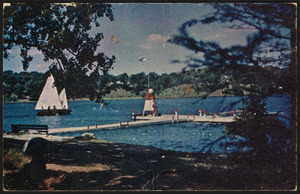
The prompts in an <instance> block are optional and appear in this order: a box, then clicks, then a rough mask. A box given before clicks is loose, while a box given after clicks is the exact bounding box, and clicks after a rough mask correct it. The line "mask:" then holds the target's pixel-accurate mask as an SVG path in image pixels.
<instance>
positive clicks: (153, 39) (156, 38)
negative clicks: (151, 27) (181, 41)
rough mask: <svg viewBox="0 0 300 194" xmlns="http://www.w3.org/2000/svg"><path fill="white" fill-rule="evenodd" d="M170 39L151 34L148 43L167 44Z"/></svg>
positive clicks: (147, 39)
mask: <svg viewBox="0 0 300 194" xmlns="http://www.w3.org/2000/svg"><path fill="white" fill-rule="evenodd" d="M168 38H169V37H167V36H162V35H160V34H150V35H149V36H148V37H147V38H146V41H150V42H165V41H166V40H167V39H168Z"/></svg>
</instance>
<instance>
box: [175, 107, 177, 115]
mask: <svg viewBox="0 0 300 194" xmlns="http://www.w3.org/2000/svg"><path fill="white" fill-rule="evenodd" d="M175 116H177V108H175Z"/></svg>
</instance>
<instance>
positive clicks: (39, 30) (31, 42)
mask: <svg viewBox="0 0 300 194" xmlns="http://www.w3.org/2000/svg"><path fill="white" fill-rule="evenodd" d="M3 16H4V17H3V19H4V22H3V23H4V26H3V28H4V30H3V32H4V36H3V37H4V42H3V48H4V58H9V54H10V53H9V52H10V50H11V49H12V48H13V47H15V46H18V47H20V48H21V53H20V56H21V57H22V59H23V60H22V63H23V69H24V70H26V69H27V68H28V67H29V64H30V62H31V61H32V59H33V58H32V56H30V55H29V52H28V51H29V50H30V49H31V48H36V49H37V50H39V51H41V52H42V54H43V55H44V60H45V61H49V60H50V59H51V60H54V61H55V62H54V63H53V64H52V67H53V66H56V67H57V68H56V69H55V68H52V67H51V69H52V73H53V74H54V71H55V70H58V71H65V73H64V74H65V75H64V76H65V78H64V79H65V80H64V81H66V82H68V81H70V79H72V80H73V81H72V82H73V83H72V86H70V87H78V93H80V94H81V96H86V95H87V94H88V95H90V96H91V99H94V98H96V99H97V100H100V99H101V98H102V95H103V91H98V90H96V88H95V87H94V86H95V84H97V79H98V78H97V79H95V76H94V75H95V74H98V75H99V74H101V75H106V74H107V73H108V71H109V70H110V69H111V67H112V65H113V63H114V62H115V56H112V57H111V58H109V57H107V56H106V55H105V54H104V53H96V51H97V48H98V46H99V45H100V44H99V43H100V41H101V40H102V39H103V37H104V36H103V34H102V33H100V32H99V33H97V34H95V35H93V36H92V35H91V34H90V33H89V31H90V30H91V29H92V26H93V24H95V27H96V28H97V27H99V25H100V24H99V18H102V17H107V18H108V19H109V20H111V21H113V20H114V18H113V14H112V7H111V5H110V4H103V3H91V4H88V3H73V4H69V5H68V6H67V5H64V4H60V3H11V5H10V6H6V7H5V8H4V15H3ZM72 73H74V75H71V74H72ZM56 74H62V73H61V72H56ZM76 76H77V77H76ZM90 76H93V77H90ZM86 78H87V79H88V81H90V82H89V83H90V84H87V85H86V84H82V83H86V82H82V81H83V80H84V79H86ZM92 81H94V83H91V82H92ZM58 83H60V82H58ZM21 84H22V83H21ZM75 84H77V85H75ZM86 86H87V87H86ZM20 87H21V86H20V85H18V86H16V88H15V89H14V90H15V91H14V92H15V93H17V95H18V97H19V98H21V97H22V96H21V94H22V92H21V93H19V92H20V91H22V90H24V89H23V88H20ZM58 88H60V86H59V85H58ZM70 91H73V90H72V89H71V90H70ZM104 93H105V92H104ZM71 96H75V95H73V94H72V92H71Z"/></svg>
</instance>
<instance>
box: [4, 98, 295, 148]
mask: <svg viewBox="0 0 300 194" xmlns="http://www.w3.org/2000/svg"><path fill="white" fill-rule="evenodd" d="M242 101H243V98H242V97H210V98H206V99H201V98H174V99H157V106H158V111H159V112H160V113H162V114H168V113H169V112H170V114H172V113H173V112H174V110H175V108H177V109H178V114H183V115H186V114H189V115H193V114H199V113H198V110H199V108H201V109H202V110H206V111H207V113H209V112H211V113H212V114H214V113H219V112H226V111H232V110H238V109H239V108H242V107H243V103H242ZM107 102H108V105H107V106H103V107H102V108H100V104H97V103H95V102H92V101H71V102H69V107H70V109H72V112H71V114H70V115H61V116H46V117H38V116H36V112H35V111H34V107H35V103H10V104H4V106H3V119H4V120H3V129H4V130H5V131H6V132H10V131H11V124H40V125H48V126H49V128H61V127H82V126H87V125H90V126H92V125H95V124H97V125H102V124H112V123H118V122H119V121H120V120H122V121H123V122H126V121H127V120H129V121H131V110H132V109H134V110H135V113H141V112H142V110H143V105H144V100H143V99H129V100H107ZM266 102H267V110H268V111H269V112H280V114H279V117H280V119H282V120H283V121H285V122H286V124H287V125H288V126H289V125H290V111H291V108H290V97H289V96H288V95H276V96H273V97H269V98H267V99H266ZM223 130H224V125H223V124H205V123H193V122H191V123H180V124H169V125H158V126H146V127H136V128H121V129H115V130H101V131H95V132H94V133H95V135H96V137H97V139H101V140H106V141H112V142H117V143H129V144H137V145H147V146H154V147H158V148H163V149H170V150H176V151H185V152H212V153H228V152H233V151H236V148H235V147H234V146H233V145H230V142H231V140H229V139H226V138H224V139H222V140H220V141H218V142H217V143H214V144H212V145H210V143H213V142H216V141H217V140H219V139H220V138H221V137H222V135H223V133H222V132H223ZM73 135H74V136H77V135H81V134H73ZM68 136H70V134H68Z"/></svg>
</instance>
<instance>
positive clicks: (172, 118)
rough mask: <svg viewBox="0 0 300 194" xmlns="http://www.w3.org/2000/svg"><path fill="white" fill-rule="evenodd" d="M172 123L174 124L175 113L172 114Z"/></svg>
mask: <svg viewBox="0 0 300 194" xmlns="http://www.w3.org/2000/svg"><path fill="white" fill-rule="evenodd" d="M172 124H174V115H173V116H172Z"/></svg>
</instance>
